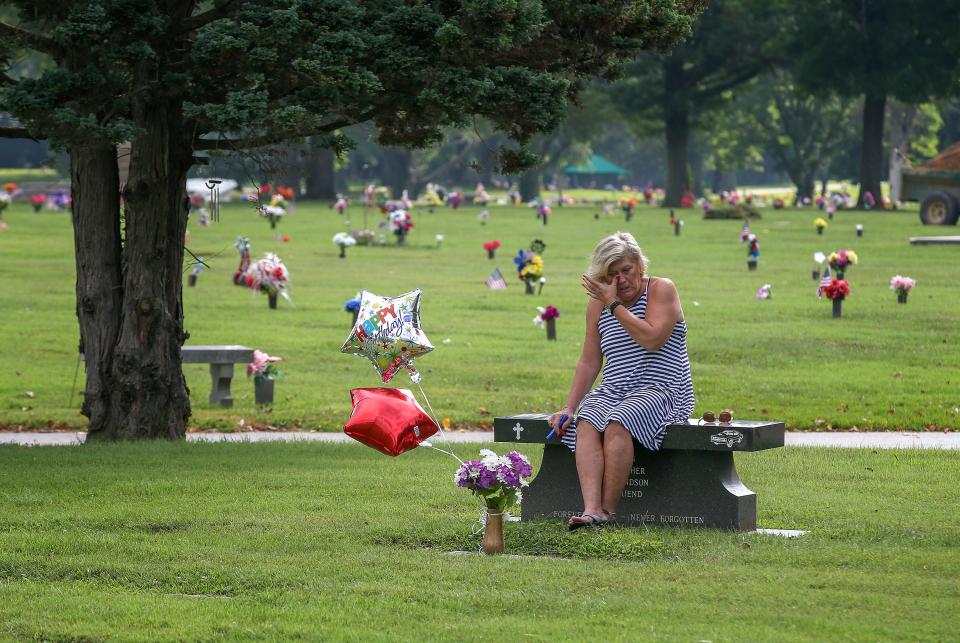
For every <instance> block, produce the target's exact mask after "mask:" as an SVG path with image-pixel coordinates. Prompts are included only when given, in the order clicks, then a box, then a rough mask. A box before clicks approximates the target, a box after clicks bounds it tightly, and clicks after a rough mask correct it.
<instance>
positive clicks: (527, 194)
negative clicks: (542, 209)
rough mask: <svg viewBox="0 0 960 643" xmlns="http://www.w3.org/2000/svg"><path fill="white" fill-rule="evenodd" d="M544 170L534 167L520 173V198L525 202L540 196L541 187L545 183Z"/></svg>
mask: <svg viewBox="0 0 960 643" xmlns="http://www.w3.org/2000/svg"><path fill="white" fill-rule="evenodd" d="M542 172H543V170H541V169H540V168H534V169H532V170H527V171H526V172H524V173H523V174H521V175H520V186H519V190H520V198H521V199H523V202H524V203H526V202H528V201H530V199H533V198H534V197H539V196H540V187H541V184H542V183H543V179H542Z"/></svg>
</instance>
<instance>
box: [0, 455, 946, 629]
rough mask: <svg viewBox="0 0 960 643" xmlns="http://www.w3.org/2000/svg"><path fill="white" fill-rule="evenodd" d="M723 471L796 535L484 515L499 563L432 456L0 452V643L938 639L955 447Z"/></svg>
mask: <svg viewBox="0 0 960 643" xmlns="http://www.w3.org/2000/svg"><path fill="white" fill-rule="evenodd" d="M478 446H479V445H460V446H457V447H455V448H456V450H457V452H458V453H459V454H460V456H461V457H467V456H468V455H471V456H472V455H475V454H476V449H477V448H478ZM523 447H524V450H525V451H527V452H528V453H529V455H530V456H531V457H532V458H533V460H534V462H535V464H536V461H537V460H538V459H539V449H538V448H535V447H533V446H532V445H523ZM737 463H738V468H739V470H740V474H741V477H742V479H743V480H744V482H745V483H746V484H747V486H748V487H750V488H751V489H753V490H754V491H756V492H757V494H758V523H759V525H760V526H762V527H775V528H791V529H807V530H810V533H809V534H807V535H805V536H802V537H799V538H794V539H786V538H781V537H778V536H769V535H758V534H740V533H734V532H723V531H714V530H687V529H682V528H677V529H666V528H648V529H623V528H610V529H607V530H603V531H593V532H591V531H589V530H581V531H578V532H574V533H568V532H566V531H565V529H564V528H563V526H562V525H560V524H558V523H554V522H540V523H529V524H528V523H523V524H516V523H507V525H506V527H505V535H506V546H507V553H511V554H523V556H520V557H507V556H501V557H492V558H488V557H484V556H480V555H474V554H471V555H465V554H459V555H458V554H452V553H449V552H451V551H464V550H472V551H476V550H477V548H478V547H479V536H472V535H471V527H473V526H475V521H476V519H477V517H478V515H479V509H480V504H479V502H478V501H477V500H476V499H474V498H472V497H471V496H470V495H469V494H468V493H467V492H465V491H464V490H461V489H458V488H456V487H455V486H454V485H453V483H452V476H453V472H454V470H455V466H456V463H455V462H454V461H453V460H452V459H451V458H448V457H446V456H444V455H442V454H438V453H436V452H431V451H426V450H417V451H413V452H410V453H407V454H404V455H403V456H401V457H399V458H396V459H390V458H387V457H386V456H383V455H381V454H379V453H376V452H374V451H373V450H370V449H366V448H364V447H360V446H351V445H330V444H316V443H289V444H287V443H285V444H280V443H272V444H263V443H259V444H242V443H241V444H188V443H177V444H171V443H144V444H119V445H87V446H84V447H76V448H74V447H49V448H25V447H13V446H6V447H0V639H3V640H6V639H17V640H20V639H30V640H57V641H60V640H63V641H66V640H71V641H73V640H84V641H97V640H107V639H109V640H131V641H133V640H215V639H268V640H293V639H306V640H356V641H368V640H391V641H395V640H405V641H413V640H457V641H461V640H462V641H484V640H490V639H491V638H496V639H502V640H509V641H518V640H534V641H538V640H542V641H557V640H644V641H648V640H665V641H676V640H686V641H697V640H711V641H823V640H850V641H880V640H883V641H902V640H910V641H946V640H951V639H955V638H956V618H957V616H956V615H957V610H958V609H960V556H958V554H957V552H958V551H960V530H958V522H957V517H956V503H955V502H953V501H951V500H950V499H951V497H955V494H954V495H951V494H953V491H952V490H955V489H956V488H957V487H958V485H960V469H958V467H957V466H956V454H955V453H951V452H946V451H871V450H832V449H803V448H786V449H777V450H773V451H762V452H758V453H740V454H737Z"/></svg>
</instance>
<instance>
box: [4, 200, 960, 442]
mask: <svg viewBox="0 0 960 643" xmlns="http://www.w3.org/2000/svg"><path fill="white" fill-rule="evenodd" d="M598 211H600V209H599V208H596V207H592V206H578V207H564V208H554V212H553V214H552V215H551V217H550V220H549V225H548V226H546V227H544V226H542V225H541V224H540V223H539V222H538V221H537V219H536V218H535V216H534V213H533V210H531V209H528V208H522V207H521V208H513V207H491V208H490V212H491V216H490V219H489V222H488V223H487V225H485V226H481V225H480V223H479V221H478V220H477V213H478V208H472V207H471V208H465V209H461V210H458V211H453V210H450V209H445V208H444V209H438V210H437V211H436V212H434V213H432V214H431V213H428V212H427V211H426V210H425V209H422V208H421V209H417V211H416V214H415V222H416V228H414V230H413V232H412V233H411V235H410V238H409V242H408V244H407V245H406V246H403V247H398V246H397V245H396V244H395V242H394V240H393V239H392V238H390V239H389V241H390V243H389V244H388V245H387V246H385V247H354V248H350V249H349V250H348V252H347V255H348V256H347V258H346V259H339V258H338V256H337V255H338V250H337V248H336V247H335V246H334V245H333V244H332V243H331V237H332V236H333V235H334V234H335V233H336V232H339V231H346V230H348V229H350V228H361V227H362V226H363V220H364V216H363V209H362V208H361V207H359V206H353V207H351V208H350V209H349V210H348V212H347V218H349V219H350V220H351V223H350V225H347V224H346V223H345V222H344V221H343V219H342V218H341V217H340V216H339V215H337V214H336V212H335V211H334V210H333V209H331V208H329V207H327V206H326V205H321V204H303V203H302V204H298V205H297V207H296V211H295V212H294V213H292V214H290V215H288V216H287V217H286V219H285V220H284V221H283V222H282V223H281V224H280V225H279V232H280V233H281V234H282V235H288V236H289V242H287V243H284V242H282V241H278V240H275V239H274V236H273V232H272V231H271V230H270V229H269V225H268V223H267V221H266V220H264V219H260V218H258V217H257V216H256V214H255V213H254V211H253V209H252V207H251V206H249V205H248V204H241V203H234V204H230V205H228V206H226V207H225V208H224V211H223V213H222V220H221V222H220V223H217V224H213V225H211V226H210V227H207V228H201V227H199V226H198V225H196V224H195V223H191V225H190V229H189V232H190V243H189V248H190V249H191V250H192V251H193V252H195V253H197V254H199V255H202V256H203V257H204V258H205V259H206V260H207V261H208V262H210V265H211V269H210V270H208V271H205V272H204V273H203V274H202V275H201V276H200V281H199V284H198V285H197V287H196V288H186V287H185V288H184V299H185V307H186V328H187V330H188V332H189V333H190V339H189V343H190V344H244V345H247V346H251V347H254V348H258V349H261V350H264V351H266V352H268V353H270V354H271V355H280V356H282V357H283V358H284V359H285V361H284V362H283V363H282V364H281V369H282V371H283V378H282V379H281V380H280V381H279V382H278V383H277V394H276V402H275V404H274V405H273V406H272V408H264V409H258V408H256V407H255V405H254V402H253V386H252V384H251V383H249V382H248V381H246V380H245V377H244V375H243V366H242V365H238V367H237V373H236V377H235V379H234V385H233V392H234V397H235V400H236V402H235V405H234V407H233V408H232V409H230V410H224V409H220V408H211V407H209V406H208V404H207V397H208V395H209V391H210V379H209V374H208V370H207V367H206V366H205V365H202V364H197V365H187V366H185V372H186V377H187V381H188V384H189V386H190V390H191V401H192V405H193V418H192V422H193V423H194V425H195V426H198V427H203V428H220V429H230V428H236V427H239V426H240V425H241V422H242V423H243V425H250V424H266V425H271V426H277V427H301V428H306V429H319V430H331V431H333V430H337V429H338V428H339V427H341V426H342V424H343V422H344V421H345V420H346V418H347V417H348V416H349V412H350V402H349V400H350V397H349V391H350V389H351V388H354V387H367V386H378V385H381V383H380V380H379V377H378V376H377V374H376V372H375V371H374V369H373V368H372V367H371V366H370V364H369V363H368V362H367V361H366V360H363V359H361V358H357V357H355V356H349V355H344V354H341V353H340V352H339V349H340V346H341V344H342V343H343V341H344V340H345V338H346V336H347V333H348V331H349V329H350V316H349V314H348V313H346V312H344V310H343V303H344V302H345V301H346V300H347V299H349V298H350V297H352V296H353V295H354V294H355V293H356V292H357V291H359V290H360V289H367V290H370V291H372V292H374V293H377V294H380V295H396V294H400V293H403V292H406V291H409V290H412V289H414V288H422V289H423V293H424V294H423V304H422V310H421V313H422V315H421V321H422V326H423V329H424V331H425V332H426V334H427V336H428V337H429V338H430V339H431V340H432V342H433V343H434V344H435V345H436V350H435V351H434V352H432V353H430V354H428V355H425V356H422V357H421V358H419V359H418V360H417V366H418V368H419V369H420V371H421V372H422V373H423V386H424V388H425V390H426V391H427V393H428V394H429V396H430V401H431V402H432V404H433V406H434V408H435V409H436V411H437V414H438V415H439V416H440V417H441V418H450V419H451V421H452V422H453V423H454V424H463V425H471V426H478V425H487V424H489V423H490V421H491V419H492V417H493V416H496V415H508V414H513V413H518V412H530V411H536V410H544V411H546V410H553V409H556V408H558V407H559V406H560V405H561V403H562V402H563V401H564V399H565V397H566V392H567V388H568V386H569V382H570V378H571V375H572V373H573V369H574V366H575V364H576V361H577V358H578V355H579V352H580V347H581V343H582V340H583V333H584V308H585V304H586V299H587V298H586V295H585V293H584V291H583V289H582V287H581V285H580V278H579V277H580V274H581V273H582V272H583V271H584V269H585V267H586V265H587V259H588V257H589V255H590V252H591V251H592V249H593V246H594V244H595V243H596V242H597V241H598V240H599V239H600V238H601V237H603V236H605V235H607V234H610V233H612V232H615V231H616V230H629V231H631V232H633V233H634V235H635V236H636V237H637V239H638V240H639V241H640V244H641V245H642V247H643V248H644V250H645V251H646V252H647V253H648V255H649V257H650V260H651V272H652V273H653V274H655V275H663V276H668V277H670V278H672V279H673V280H674V281H675V282H676V284H677V286H678V288H679V291H680V294H681V298H682V302H683V305H684V312H685V314H686V317H687V321H688V325H689V348H690V357H691V361H692V368H693V377H694V384H695V390H696V396H697V401H698V405H697V410H696V412H697V413H700V412H702V411H704V410H713V411H714V412H716V411H718V410H720V409H722V408H725V407H726V408H732V409H734V411H735V414H736V416H737V417H739V418H741V419H762V418H769V419H776V420H783V421H785V422H786V423H787V426H788V427H791V428H800V429H814V428H821V429H825V428H828V427H833V428H850V427H858V428H859V429H860V430H877V429H924V428H931V429H942V428H954V429H955V428H958V427H960V415H958V414H960V408H958V407H960V296H958V295H960V287H958V277H960V268H958V266H960V246H939V247H934V246H930V247H922V246H919V247H918V246H910V245H909V244H908V242H907V238H908V237H910V236H913V235H921V234H950V233H956V231H955V230H954V229H952V228H934V227H925V226H922V225H921V224H920V222H919V220H918V217H917V214H916V211H900V212H840V213H838V214H837V216H836V219H835V220H834V221H833V222H831V225H830V227H829V228H828V229H827V230H826V233H825V234H824V235H823V236H817V234H816V232H815V229H814V226H813V219H814V218H815V217H817V216H820V215H821V213H820V212H819V211H817V210H814V209H806V210H782V211H776V210H773V209H772V208H769V209H765V210H763V217H764V218H763V219H762V220H760V221H755V222H753V223H752V224H751V229H752V230H753V231H754V232H755V233H756V234H758V235H759V237H760V245H761V252H762V254H761V257H760V268H759V270H758V271H756V272H748V271H747V266H746V246H745V245H743V244H741V243H739V232H740V227H741V222H740V221H705V220H703V219H702V218H701V217H702V215H701V213H700V212H699V211H689V210H688V211H678V215H679V216H681V217H683V218H684V219H685V225H684V226H683V229H682V235H681V236H679V237H676V236H674V233H673V227H672V226H670V225H669V224H668V221H667V219H668V212H667V210H664V209H660V208H646V207H641V208H639V209H638V211H637V213H636V216H635V217H634V219H633V220H632V221H631V222H629V223H625V222H624V220H623V216H622V214H619V213H618V214H617V216H616V217H608V216H606V215H603V214H602V211H601V214H600V217H599V219H595V218H594V213H595V212H598ZM5 218H6V219H7V221H8V222H9V223H10V228H9V229H7V230H4V231H2V232H0V256H2V258H3V260H2V262H0V302H2V304H0V306H2V314H0V341H2V344H3V346H4V350H3V351H0V372H3V373H4V375H5V377H3V378H2V379H0V424H3V425H5V426H33V427H36V426H41V427H42V426H46V425H50V424H53V425H61V426H62V425H67V426H78V427H82V426H84V422H85V419H84V418H83V417H82V416H81V415H80V414H79V407H80V392H82V390H83V369H82V367H81V368H80V376H79V378H78V381H77V384H76V387H75V388H73V389H72V383H73V379H74V374H75V372H76V368H77V364H78V362H77V343H78V330H77V323H76V319H75V316H74V309H75V301H74V283H75V274H74V270H75V269H74V258H73V237H72V231H71V227H70V222H69V219H68V217H67V216H66V215H63V214H60V215H55V214H47V213H44V214H33V213H32V211H30V210H29V208H28V207H27V206H25V205H23V204H15V205H14V206H12V207H11V208H10V209H9V210H8V211H7V212H6V213H5ZM378 221H380V217H379V215H376V216H374V215H370V217H369V226H370V227H372V228H376V224H377V222H378ZM857 223H862V224H864V226H865V229H866V232H865V234H864V236H863V237H862V238H858V237H856V235H855V225H856V224H857ZM438 234H442V235H443V241H442V243H438V242H437V241H436V235H438ZM238 235H246V236H249V237H250V239H251V240H252V244H253V246H252V247H253V256H254V258H257V257H259V256H261V255H262V254H263V253H264V252H267V251H272V252H277V253H279V255H280V257H281V258H282V259H283V260H284V261H285V263H286V265H287V266H288V268H289V270H290V272H291V275H292V286H291V289H290V293H291V296H292V298H293V302H294V306H293V307H290V306H288V305H287V304H286V303H285V302H283V301H282V300H281V302H280V307H279V309H278V310H269V309H268V307H267V300H266V297H264V296H255V295H254V294H253V293H252V292H251V291H249V290H246V289H243V288H238V287H235V286H233V285H232V283H231V275H232V273H233V271H234V269H235V268H236V265H237V252H236V250H234V248H233V244H234V242H235V241H236V239H237V237H238ZM534 238H541V239H543V240H544V241H545V242H546V244H547V247H546V251H545V253H544V255H543V258H544V262H545V274H546V278H547V283H546V286H545V287H544V289H543V294H542V295H540V296H527V295H524V293H523V288H522V285H521V284H520V282H519V281H518V280H516V279H515V271H514V265H513V263H512V258H513V256H514V255H515V254H516V252H517V250H519V249H520V248H525V247H527V246H528V245H529V243H530V241H531V240H533V239H534ZM493 239H497V240H499V241H500V242H501V243H502V244H503V245H502V247H501V248H500V250H499V251H498V253H497V257H496V259H495V260H494V261H491V260H489V259H487V256H486V253H485V252H484V250H483V248H482V244H483V242H485V241H489V240H493ZM840 248H852V249H854V250H856V252H857V253H858V254H859V256H860V265H857V266H854V267H853V268H852V269H850V271H849V272H848V275H847V276H848V279H849V281H850V284H851V288H852V291H853V292H852V295H851V296H850V297H849V299H848V300H847V301H846V302H844V306H843V317H842V319H833V318H832V317H831V308H830V302H829V301H827V300H825V299H824V300H822V301H818V300H817V299H816V297H815V294H814V293H815V288H816V283H815V282H814V281H813V280H812V278H811V271H812V269H813V268H814V262H813V254H814V252H815V251H817V250H822V251H824V252H830V251H832V250H836V249H840ZM494 267H499V268H500V269H501V270H502V271H503V273H504V275H505V276H506V277H507V279H508V281H509V284H510V288H509V289H508V290H506V291H491V290H488V289H487V288H486V287H485V286H484V279H485V278H486V277H487V275H488V274H489V273H490V271H491V270H492V269H493V268H494ZM187 270H188V267H185V272H186V271H187ZM895 274H903V275H908V276H910V277H913V278H914V279H916V280H917V282H918V286H917V288H916V290H915V291H914V292H913V293H911V295H910V298H909V303H908V304H907V305H898V304H897V302H896V295H895V293H894V292H893V291H891V290H890V289H889V280H890V278H891V277H892V276H893V275H895ZM184 280H185V281H186V277H184ZM765 283H769V284H772V286H773V298H772V299H771V300H769V301H757V300H756V299H755V294H756V292H757V289H758V288H760V286H762V285H763V284H765ZM548 304H549V305H553V306H556V307H557V308H558V309H559V310H560V315H561V316H560V318H559V319H558V320H557V332H558V335H559V339H558V341H556V342H548V341H546V339H545V333H544V331H543V330H541V329H539V328H537V327H535V326H534V324H533V323H532V321H531V320H532V319H533V317H534V316H535V315H536V314H537V311H536V306H538V305H539V306H546V305H548ZM389 385H391V386H407V387H409V386H410V385H411V384H410V381H409V378H408V377H407V376H406V375H405V374H400V375H398V376H397V377H396V378H395V379H394V380H393V381H392V382H390V384H389ZM27 391H30V392H32V394H33V397H28V396H27V394H26V392H27Z"/></svg>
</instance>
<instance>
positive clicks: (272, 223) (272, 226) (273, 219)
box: [270, 214, 277, 230]
mask: <svg viewBox="0 0 960 643" xmlns="http://www.w3.org/2000/svg"><path fill="white" fill-rule="evenodd" d="M276 227H277V215H275V214H271V215H270V229H271V230H275V229H276Z"/></svg>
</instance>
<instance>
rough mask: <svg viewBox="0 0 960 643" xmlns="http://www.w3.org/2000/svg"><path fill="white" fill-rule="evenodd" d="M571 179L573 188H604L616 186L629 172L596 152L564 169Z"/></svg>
mask: <svg viewBox="0 0 960 643" xmlns="http://www.w3.org/2000/svg"><path fill="white" fill-rule="evenodd" d="M563 173H564V174H566V175H567V177H568V178H569V179H570V187H573V188H602V187H603V186H605V185H613V186H616V185H618V183H619V179H620V177H622V176H626V175H627V174H629V172H627V171H626V170H625V169H623V168H622V167H620V166H619V165H614V164H613V163H611V162H610V161H608V160H607V159H605V158H603V157H602V156H597V155H596V154H594V155H593V156H591V157H590V160H589V161H587V162H585V163H581V164H580V165H570V166H568V167H567V168H566V169H564V170H563Z"/></svg>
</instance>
